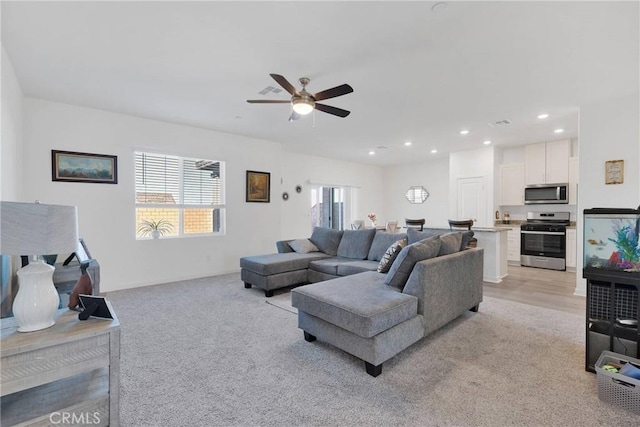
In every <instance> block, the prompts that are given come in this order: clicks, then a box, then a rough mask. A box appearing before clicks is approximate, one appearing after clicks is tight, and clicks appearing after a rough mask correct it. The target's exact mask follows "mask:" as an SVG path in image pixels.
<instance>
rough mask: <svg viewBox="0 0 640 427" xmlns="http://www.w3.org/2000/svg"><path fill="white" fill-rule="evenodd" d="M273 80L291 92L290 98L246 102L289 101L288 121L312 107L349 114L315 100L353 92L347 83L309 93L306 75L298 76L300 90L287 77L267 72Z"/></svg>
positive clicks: (308, 111) (285, 102)
mask: <svg viewBox="0 0 640 427" xmlns="http://www.w3.org/2000/svg"><path fill="white" fill-rule="evenodd" d="M269 75H270V76H271V77H272V78H273V80H275V81H276V82H278V84H279V85H280V86H282V88H283V89H284V90H286V91H287V92H289V93H290V94H291V100H290V101H285V100H276V99H272V100H269V99H248V100H247V102H248V103H250V104H287V103H290V104H291V107H292V108H293V112H292V113H291V117H289V121H292V120H298V119H299V118H300V117H302V116H304V115H306V114H309V113H310V112H312V111H313V110H314V109H316V110H320V111H322V112H324V113H329V114H333V115H334V116H338V117H347V116H348V115H349V114H351V111H347V110H343V109H342V108H338V107H332V106H330V105H325V104H319V103H318V102H317V101H323V100H325V99H329V98H335V97H338V96H342V95H346V94H348V93H351V92H353V88H352V87H351V86H349V85H348V84H343V85H340V86H336V87H333V88H331V89H327V90H323V91H321V92H318V93H315V94H310V93H309V92H307V89H306V87H307V85H308V84H309V78H308V77H300V79H299V81H300V84H301V85H302V89H301V90H300V91H298V90H296V88H295V87H293V85H292V84H291V83H289V81H288V80H287V79H285V78H284V77H283V76H281V75H279V74H269Z"/></svg>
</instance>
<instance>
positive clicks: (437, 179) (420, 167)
mask: <svg viewBox="0 0 640 427" xmlns="http://www.w3.org/2000/svg"><path fill="white" fill-rule="evenodd" d="M412 186H423V187H424V188H426V189H427V191H428V192H429V198H428V199H427V200H426V201H425V202H424V203H422V204H412V203H409V201H408V200H407V199H406V197H405V194H406V193H407V190H409V188H410V187H412ZM382 189H383V192H384V194H385V205H386V207H385V214H386V216H387V217H386V219H388V220H397V221H398V225H401V226H404V219H405V218H416V219H417V218H425V219H426V226H427V227H434V228H440V227H449V225H448V223H447V220H448V219H449V159H448V158H446V157H445V158H440V159H434V160H430V161H425V162H421V163H413V164H408V165H396V166H388V167H386V168H385V169H384V185H383V186H382Z"/></svg>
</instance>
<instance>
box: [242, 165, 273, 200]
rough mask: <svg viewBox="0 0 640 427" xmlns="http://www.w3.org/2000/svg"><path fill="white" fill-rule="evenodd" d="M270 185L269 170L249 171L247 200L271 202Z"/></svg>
mask: <svg viewBox="0 0 640 427" xmlns="http://www.w3.org/2000/svg"><path fill="white" fill-rule="evenodd" d="M270 187H271V174H270V173H269V172H256V171H247V202H262V203H269V195H270V192H271V189H270Z"/></svg>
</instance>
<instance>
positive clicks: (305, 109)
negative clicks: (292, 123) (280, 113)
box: [291, 93, 316, 116]
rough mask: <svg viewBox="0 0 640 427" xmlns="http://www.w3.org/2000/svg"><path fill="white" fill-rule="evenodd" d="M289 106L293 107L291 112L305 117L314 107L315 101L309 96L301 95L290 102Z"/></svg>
mask: <svg viewBox="0 0 640 427" xmlns="http://www.w3.org/2000/svg"><path fill="white" fill-rule="evenodd" d="M291 105H292V106H293V111H295V112H296V113H298V114H300V115H302V116H305V115H307V114H309V113H310V112H312V111H313V109H314V108H315V106H316V103H315V101H314V100H313V98H311V97H310V96H309V95H307V94H306V93H305V94H301V95H300V96H299V97H298V96H296V97H294V98H293V99H292V100H291Z"/></svg>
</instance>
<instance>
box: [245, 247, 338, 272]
mask: <svg viewBox="0 0 640 427" xmlns="http://www.w3.org/2000/svg"><path fill="white" fill-rule="evenodd" d="M322 258H328V255H326V254H323V253H322V252H311V253H308V254H299V253H297V252H286V253H281V254H268V255H256V256H247V257H242V258H240V267H242V268H243V269H246V270H249V271H252V272H254V273H257V274H260V275H262V276H269V275H271V274H278V273H284V272H287V271H295V270H303V269H307V268H309V263H310V262H311V261H313V260H318V259H322Z"/></svg>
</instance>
